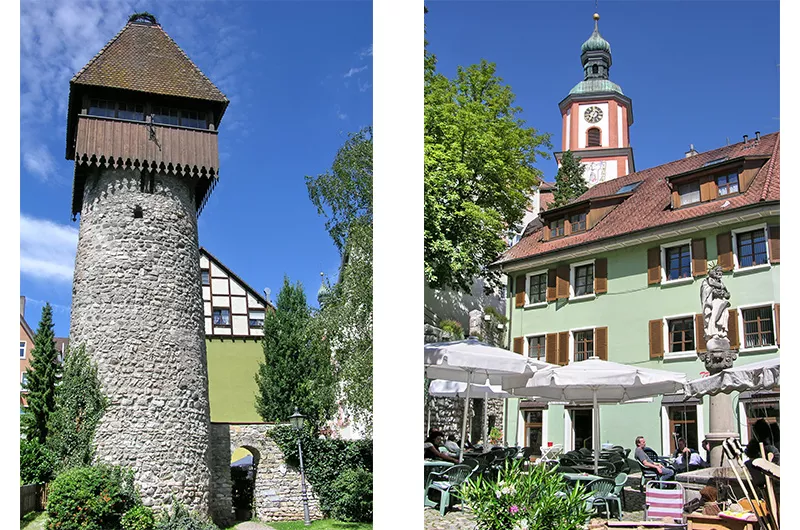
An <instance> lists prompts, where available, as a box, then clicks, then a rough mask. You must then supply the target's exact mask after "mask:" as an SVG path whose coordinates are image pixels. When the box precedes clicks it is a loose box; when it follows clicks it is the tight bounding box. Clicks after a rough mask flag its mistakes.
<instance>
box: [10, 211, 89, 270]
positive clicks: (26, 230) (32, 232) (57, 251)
mask: <svg viewBox="0 0 800 530" xmlns="http://www.w3.org/2000/svg"><path fill="white" fill-rule="evenodd" d="M19 246H20V249H19V254H20V256H19V268H20V273H21V274H23V275H27V276H31V277H33V278H38V279H41V280H48V281H53V282H58V283H68V282H71V281H72V273H73V270H74V267H75V250H76V248H77V246H78V229H77V228H75V227H72V226H69V225H62V224H58V223H54V222H53V221H49V220H47V219H37V218H35V217H30V216H28V215H25V214H22V215H20V219H19Z"/></svg>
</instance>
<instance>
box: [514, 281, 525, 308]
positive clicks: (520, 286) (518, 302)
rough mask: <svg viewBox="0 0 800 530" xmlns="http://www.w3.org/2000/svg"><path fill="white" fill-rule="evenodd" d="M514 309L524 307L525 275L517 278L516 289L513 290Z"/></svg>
mask: <svg viewBox="0 0 800 530" xmlns="http://www.w3.org/2000/svg"><path fill="white" fill-rule="evenodd" d="M514 292H515V293H516V294H515V296H514V307H525V275H524V274H520V275H519V276H517V288H516V289H515V290H514Z"/></svg>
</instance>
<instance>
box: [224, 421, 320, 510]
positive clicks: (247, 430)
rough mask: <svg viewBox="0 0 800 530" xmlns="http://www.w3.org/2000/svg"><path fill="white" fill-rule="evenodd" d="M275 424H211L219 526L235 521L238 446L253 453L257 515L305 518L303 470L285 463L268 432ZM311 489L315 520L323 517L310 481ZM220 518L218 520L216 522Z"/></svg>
mask: <svg viewBox="0 0 800 530" xmlns="http://www.w3.org/2000/svg"><path fill="white" fill-rule="evenodd" d="M274 427H275V426H274V425H272V424H263V423H249V424H227V423H212V424H211V430H210V438H211V444H210V447H209V449H210V458H211V470H212V473H211V475H212V478H211V481H212V484H211V491H212V503H211V505H212V518H214V522H215V523H217V524H218V525H220V526H223V525H229V524H231V523H232V520H233V512H232V495H231V478H230V462H231V454H232V452H233V451H234V450H235V449H236V448H237V447H245V448H247V450H248V451H250V452H251V453H252V454H253V456H254V462H255V454H256V452H257V453H258V462H257V464H256V466H255V486H254V493H253V495H254V501H255V502H254V504H255V514H254V515H255V516H256V517H257V518H258V519H260V520H262V521H296V520H301V519H302V518H303V499H302V492H301V483H300V470H299V469H296V468H294V467H292V466H289V465H288V464H287V463H286V459H285V458H284V455H283V452H282V451H281V450H280V449H279V448H278V446H277V445H276V444H275V442H274V441H273V440H272V439H271V438H270V437H269V436H267V433H268V432H269V431H270V430H271V429H273V428H274ZM306 487H307V490H308V501H309V513H310V514H311V518H312V519H321V518H322V512H321V511H320V509H319V501H318V499H317V497H316V495H315V494H314V491H313V488H312V487H311V484H308V483H306ZM218 520H219V522H217V521H218Z"/></svg>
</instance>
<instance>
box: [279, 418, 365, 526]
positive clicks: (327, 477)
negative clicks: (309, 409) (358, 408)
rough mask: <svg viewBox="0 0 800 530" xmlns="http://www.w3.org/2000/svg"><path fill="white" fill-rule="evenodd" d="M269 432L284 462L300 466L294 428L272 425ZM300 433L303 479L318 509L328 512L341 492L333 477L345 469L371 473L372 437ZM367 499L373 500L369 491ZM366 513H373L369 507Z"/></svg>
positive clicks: (307, 431) (328, 514)
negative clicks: (321, 436) (309, 486)
mask: <svg viewBox="0 0 800 530" xmlns="http://www.w3.org/2000/svg"><path fill="white" fill-rule="evenodd" d="M269 436H270V437H271V438H272V439H273V440H274V441H275V443H276V444H277V445H278V447H279V448H280V449H281V451H283V454H284V456H285V458H286V463H287V464H289V465H290V466H294V467H296V468H299V467H300V459H299V457H298V453H297V436H298V435H297V431H295V430H294V429H292V428H291V427H288V426H279V427H275V428H274V429H272V430H271V431H270V432H269ZM300 437H301V440H302V443H303V464H304V465H305V472H306V480H308V482H309V484H311V485H312V486H313V488H314V493H316V494H317V497H318V498H319V506H320V510H322V513H324V514H325V515H327V516H330V514H331V512H332V510H333V507H334V505H335V504H336V502H337V500H338V497H339V495H340V492H339V490H337V489H336V487H335V485H334V483H335V482H336V479H337V478H338V477H339V476H340V475H342V474H343V473H344V472H345V471H347V470H348V469H360V470H364V471H367V472H369V473H372V440H369V439H365V440H338V439H332V438H319V437H318V436H316V435H315V434H313V433H312V432H311V431H309V430H304V431H302V432H301V434H300ZM370 491H371V487H370ZM369 501H370V503H371V502H372V497H371V495H370V499H369ZM369 513H370V514H372V509H371V508H370V510H369Z"/></svg>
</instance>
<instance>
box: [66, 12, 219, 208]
mask: <svg viewBox="0 0 800 530" xmlns="http://www.w3.org/2000/svg"><path fill="white" fill-rule="evenodd" d="M228 103H229V101H228V98H226V97H225V95H224V94H223V93H222V92H221V91H220V90H219V89H218V88H217V87H216V86H215V85H214V84H213V83H212V82H211V81H210V80H209V79H208V78H207V77H206V76H205V75H204V74H203V72H201V71H200V69H199V68H198V67H197V66H196V65H195V64H194V63H193V62H192V61H191V59H189V57H188V56H187V55H186V53H184V51H183V50H181V48H180V47H179V46H178V45H177V44H176V43H175V41H173V40H172V39H171V38H170V36H169V35H167V33H166V32H165V31H164V30H163V29H162V28H161V26H160V25H159V24H158V23H157V22H156V19H155V17H153V16H152V15H149V14H136V15H132V16H131V18H130V19H129V21H128V23H127V24H126V25H125V27H124V28H122V30H121V31H120V32H119V33H117V35H115V36H114V37H113V38H112V39H111V40H110V41H109V42H108V44H106V45H105V46H104V47H103V48H102V49H101V50H100V51H99V52H98V53H97V55H95V56H94V58H92V60H90V61H89V62H88V63H87V64H86V66H84V67H83V68H82V69H81V70H80V71H79V72H78V73H77V74H75V77H73V78H72V80H71V81H70V94H69V109H68V116H67V145H66V157H67V159H68V160H75V167H76V169H75V182H74V187H73V200H72V209H73V214H77V213H79V212H80V209H81V204H82V200H83V185H84V182H85V179H86V176H87V174H89V173H90V172H91V171H92V170H93V168H101V167H102V168H109V167H113V168H118V167H122V168H134V169H146V170H148V171H150V172H152V173H156V174H157V173H170V174H177V175H181V176H184V177H187V178H191V179H193V180H194V181H195V184H196V185H195V195H196V200H197V209H198V211H199V210H200V209H201V208H202V206H203V204H204V203H205V201H206V199H207V198H208V195H209V193H210V191H211V189H212V188H213V183H214V181H215V180H216V178H217V174H218V172H219V152H218V147H217V130H218V128H219V124H220V121H221V119H222V116H223V114H224V113H225V109H226V108H227V106H228Z"/></svg>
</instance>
